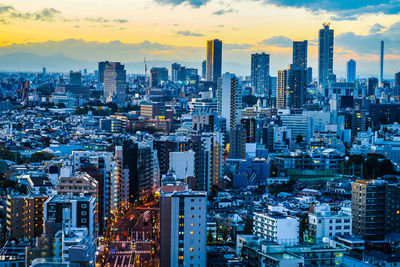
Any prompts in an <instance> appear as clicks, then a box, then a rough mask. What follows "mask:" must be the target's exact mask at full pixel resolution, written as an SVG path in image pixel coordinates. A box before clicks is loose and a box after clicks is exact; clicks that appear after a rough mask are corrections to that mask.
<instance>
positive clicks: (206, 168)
mask: <svg viewBox="0 0 400 267" xmlns="http://www.w3.org/2000/svg"><path fill="white" fill-rule="evenodd" d="M191 141H192V147H193V151H194V152H195V166H194V168H195V169H194V172H195V180H196V182H195V183H196V189H197V190H201V191H206V192H209V193H210V192H211V190H212V188H213V186H218V184H219V180H220V178H221V175H222V148H223V133H221V132H212V133H202V134H198V135H192V137H191Z"/></svg>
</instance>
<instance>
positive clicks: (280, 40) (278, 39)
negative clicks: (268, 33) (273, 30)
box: [260, 35, 293, 47]
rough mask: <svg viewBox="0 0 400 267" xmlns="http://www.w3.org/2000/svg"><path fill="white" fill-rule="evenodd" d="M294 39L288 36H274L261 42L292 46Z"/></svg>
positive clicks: (270, 44)
mask: <svg viewBox="0 0 400 267" xmlns="http://www.w3.org/2000/svg"><path fill="white" fill-rule="evenodd" d="M292 42H293V41H292V39H290V38H288V37H286V36H282V35H279V36H273V37H271V38H268V39H265V40H263V41H261V42H260V44H262V45H267V46H276V47H292V45H293V43H292Z"/></svg>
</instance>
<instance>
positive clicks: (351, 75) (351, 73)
mask: <svg viewBox="0 0 400 267" xmlns="http://www.w3.org/2000/svg"><path fill="white" fill-rule="evenodd" d="M355 80H356V62H355V61H354V60H353V59H350V60H349V61H347V82H349V83H352V82H355Z"/></svg>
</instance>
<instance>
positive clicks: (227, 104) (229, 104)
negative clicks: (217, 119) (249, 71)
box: [217, 73, 242, 131]
mask: <svg viewBox="0 0 400 267" xmlns="http://www.w3.org/2000/svg"><path fill="white" fill-rule="evenodd" d="M217 110H218V115H220V116H221V117H223V118H225V119H226V129H227V130H228V131H229V130H230V129H233V128H234V127H235V125H236V124H238V123H240V117H241V113H242V88H241V87H240V85H239V80H238V78H236V76H235V75H234V74H231V73H225V74H223V75H222V77H221V78H219V79H218V85H217Z"/></svg>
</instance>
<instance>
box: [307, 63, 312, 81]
mask: <svg viewBox="0 0 400 267" xmlns="http://www.w3.org/2000/svg"><path fill="white" fill-rule="evenodd" d="M312 82H313V69H312V68H311V67H308V68H307V85H309V84H311V83H312Z"/></svg>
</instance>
